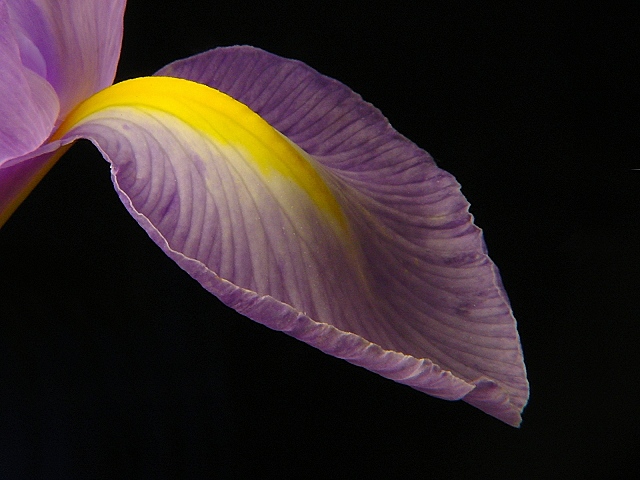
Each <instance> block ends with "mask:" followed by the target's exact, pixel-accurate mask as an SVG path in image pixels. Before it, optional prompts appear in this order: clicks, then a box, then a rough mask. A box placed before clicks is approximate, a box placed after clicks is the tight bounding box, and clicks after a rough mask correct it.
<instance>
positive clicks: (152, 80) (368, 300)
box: [0, 0, 528, 426]
mask: <svg viewBox="0 0 640 480" xmlns="http://www.w3.org/2000/svg"><path fill="white" fill-rule="evenodd" d="M125 3H126V2H125V0H108V1H107V0H60V1H56V2H51V1H49V0H0V224H2V223H4V222H5V221H6V220H7V218H8V217H9V216H10V215H11V213H12V212H13V211H14V210H15V208H16V207H17V206H18V205H19V204H20V202H21V201H22V200H23V199H24V198H25V197H26V196H27V195H28V193H29V192H30V191H31V189H32V188H33V187H34V186H35V185H36V184H37V183H38V181H39V180H40V179H41V178H42V176H43V175H44V174H45V173H46V172H47V171H48V169H49V168H50V167H51V166H52V165H53V164H54V163H55V162H56V161H57V160H58V159H59V157H60V156H61V155H62V153H64V151H66V149H67V148H69V147H70V146H71V144H72V143H73V142H75V141H76V140H78V139H81V138H84V139H89V140H90V141H91V142H93V143H94V144H95V146H96V147H97V148H98V149H99V150H100V152H101V153H102V155H103V156H104V158H105V159H106V160H107V161H108V162H109V163H110V164H111V175H112V179H113V184H114V186H115V189H116V190H117V193H118V195H119V197H120V199H121V200H122V202H123V204H124V206H125V208H126V209H127V210H128V211H129V213H130V214H131V215H132V216H133V217H134V218H135V219H136V220H137V221H138V223H139V224H140V225H141V226H142V228H144V229H145V230H146V232H147V233H148V234H149V236H150V237H151V239H152V240H153V241H154V242H155V243H156V244H158V246H159V247H160V248H161V249H162V250H163V251H164V252H165V253H166V254H167V255H168V256H169V257H171V258H172V259H173V260H174V261H175V262H177V263H178V265H180V267H182V268H183V269H184V270H186V271H187V272H188V273H189V274H190V275H191V276H192V277H193V278H195V279H196V280H197V281H198V282H199V283H200V284H201V285H202V286H203V287H204V288H205V289H207V290H208V291H209V292H211V293H212V294H214V295H216V296H217V297H218V298H219V299H220V300H221V301H222V302H224V303H225V304H226V305H228V306H229V307H231V308H233V309H235V310H236V311H238V312H240V313H241V314H243V315H245V316H247V317H249V318H251V319H253V320H255V321H257V322H259V323H262V324H264V325H266V326H267V327H269V328H272V329H275V330H280V331H283V332H285V333H287V334H289V335H291V336H293V337H295V338H298V339H300V340H302V341H304V342H306V343H308V344H309V345H312V346H314V347H316V348H318V349H320V350H322V351H323V352H326V353H328V354H330V355H333V356H336V357H339V358H342V359H345V360H347V361H349V362H351V363H353V364H355V365H359V366H362V367H364V368H367V369H368V370H371V371H372V372H376V373H378V374H380V375H382V376H384V377H387V378H389V379H392V380H395V381H396V382H400V383H403V384H406V385H409V386H411V387H413V388H415V389H417V390H419V391H421V392H425V393H427V394H429V395H433V396H435V397H439V398H443V399H447V400H459V399H462V400H464V401H466V402H468V403H470V404H471V405H474V406H476V407H478V408H479V409H481V410H483V411H484V412H487V413H488V414H490V415H493V416H495V417H497V418H499V419H500V420H503V421H504V422H506V423H508V424H511V425H514V426H517V425H519V424H520V421H521V412H522V409H523V408H524V405H525V404H526V401H527V398H528V383H527V379H526V373H525V367H524V363H523V357H522V349H521V346H520V340H519V337H518V333H517V330H516V323H515V319H514V317H513V314H512V310H511V308H510V305H509V301H508V299H507V295H506V293H505V291H504V288H503V286H502V282H501V280H500V276H499V274H498V270H497V268H496V266H495V265H494V264H493V262H492V261H491V260H490V259H489V257H488V256H487V251H486V248H485V244H484V241H483V238H482V233H481V231H480V229H479V228H478V227H476V226H475V225H474V224H473V218H472V216H471V215H470V214H469V205H468V203H467V201H466V199H465V198H464V197H463V195H462V194H461V192H460V186H459V185H458V183H457V182H456V180H455V179H454V178H453V176H452V175H450V174H449V173H447V172H445V171H443V170H441V169H440V168H438V167H437V166H436V165H435V163H434V161H433V159H432V158H431V157H430V156H429V154H428V153H426V152H425V151H424V150H422V149H420V148H419V147H418V146H416V145H415V144H414V143H412V142H411V141H409V140H407V139H406V138H405V137H403V136H402V135H400V134H399V133H398V132H396V131H395V130H394V129H393V128H392V127H391V126H390V125H389V123H388V121H387V120H386V119H385V117H384V116H383V115H382V114H381V113H380V112H379V111H378V110H377V109H376V108H374V107H373V106H372V105H370V104H368V103H366V102H365V101H364V100H362V98H361V97H360V96H358V95H357V94H355V93H354V92H352V91H351V90H350V89H349V88H347V87H346V86H345V85H343V84H341V83H339V82H338V81H336V80H332V79H330V78H327V77H325V76H323V75H321V74H319V73H318V72H316V71H314V70H313V69H312V68H310V67H308V66H306V65H304V64H303V63H300V62H298V61H293V60H287V59H283V58H280V57H277V56H275V55H272V54H270V53H267V52H265V51H263V50H260V49H257V48H252V47H248V46H237V47H228V48H218V49H214V50H211V51H208V52H205V53H202V54H199V55H196V56H193V57H191V58H187V59H184V60H180V61H177V62H175V63H172V64H170V65H168V66H166V67H164V68H162V69H161V70H160V71H159V72H157V73H156V74H155V75H154V76H150V77H143V78H137V79H133V80H128V81H124V82H121V83H118V84H115V85H112V82H113V80H114V76H115V71H116V66H117V62H118V58H119V54H120V48H121V40H122V28H123V15H124V9H125ZM5 254H6V252H5Z"/></svg>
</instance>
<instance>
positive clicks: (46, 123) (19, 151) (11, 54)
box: [0, 1, 59, 191]
mask: <svg viewBox="0 0 640 480" xmlns="http://www.w3.org/2000/svg"><path fill="white" fill-rule="evenodd" d="M0 98H1V99H2V101H1V102H0V165H2V163H3V162H4V161H5V160H7V159H9V158H13V157H17V156H19V155H23V154H25V153H28V152H30V151H32V150H34V149H35V148H37V147H38V146H40V145H41V144H42V142H43V141H44V140H45V139H46V138H47V137H48V136H49V135H50V134H51V130H52V128H53V125H54V123H55V121H56V118H57V117H58V109H59V105H58V99H57V96H56V94H55V92H54V91H53V89H52V88H51V85H49V83H48V82H47V81H46V80H44V79H43V78H42V77H40V76H38V75H36V74H35V73H33V71H31V70H30V69H28V68H26V67H24V66H23V64H22V60H21V58H20V49H19V45H18V40H17V38H16V33H15V31H14V28H13V25H12V23H11V22H10V20H9V14H8V10H7V7H6V5H5V4H4V2H2V1H0ZM0 168H1V167H0ZM2 187H3V185H2V184H1V183H0V191H2V189H3V188H2Z"/></svg>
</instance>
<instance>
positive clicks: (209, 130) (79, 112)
mask: <svg viewBox="0 0 640 480" xmlns="http://www.w3.org/2000/svg"><path fill="white" fill-rule="evenodd" d="M112 107H133V108H136V109H140V110H152V111H153V110H156V111H162V112H165V113H168V114H170V115H172V116H174V117H176V118H178V119H180V120H181V121H183V122H185V123H186V124H187V125H189V126H190V127H191V128H194V129H196V130H198V131H200V132H202V133H204V134H205V135H207V136H209V137H210V138H211V139H212V140H213V141H215V142H218V143H219V144H222V145H225V146H232V147H235V148H241V149H243V150H244V151H246V152H248V154H249V156H250V158H251V160H252V161H253V162H255V165H256V166H257V167H258V169H259V171H260V172H261V174H262V175H263V176H265V177H267V178H268V177H269V175H272V174H273V173H274V172H277V173H279V174H281V175H282V176H284V177H286V178H288V179H290V180H291V181H293V182H295V184H297V185H298V186H299V187H301V188H302V189H303V190H304V191H305V192H306V193H307V195H308V196H309V197H310V199H311V200H312V201H313V202H314V204H315V205H317V206H318V208H320V209H321V210H322V211H324V212H326V213H327V214H329V215H330V216H331V217H332V218H333V219H334V220H336V221H337V222H338V224H339V225H340V226H341V227H342V228H343V229H346V220H345V217H344V214H343V212H342V209H341V207H340V205H339V204H338V202H337V200H336V199H335V197H334V195H333V193H332V192H331V190H330V189H329V188H328V186H327V184H326V183H325V181H324V180H323V179H322V177H321V176H320V175H319V174H318V172H317V171H316V169H315V168H314V166H313V165H312V163H311V162H312V161H311V160H310V159H309V158H308V157H307V155H306V154H305V153H304V152H303V151H301V150H300V149H299V148H297V147H296V146H295V145H294V144H292V143H291V142H290V141H289V140H288V139H287V138H286V137H284V135H282V134H281V133H280V132H278V131H277V130H275V129H274V128H273V127H272V126H271V125H269V124H268V123H267V122H266V121H265V120H264V119H263V118H262V117H260V116H259V115H258V114H257V113H255V112H254V111H253V110H251V109H250V108H249V107H247V106H246V105H244V104H243V103H241V102H238V101H237V100H235V99H233V98H232V97H230V96H229V95H227V94H225V93H222V92H220V91H219V90H215V89H213V88H211V87H208V86H206V85H202V84H200V83H196V82H192V81H190V80H184V79H181V78H172V77H142V78H136V79H133V80H127V81H125V82H121V83H118V84H115V85H112V86H111V87H108V88H106V89H104V90H102V91H100V92H98V93H96V94H95V95H93V96H92V97H90V98H88V99H87V100H85V101H84V102H82V103H81V104H80V105H78V106H77V107H76V108H75V109H74V110H73V111H72V112H71V113H70V114H69V115H68V116H67V118H66V119H65V121H64V122H63V123H62V125H60V128H59V129H58V131H57V132H56V133H55V135H54V137H53V139H54V140H55V139H57V138H61V137H63V136H64V135H65V134H66V133H68V132H69V131H70V130H71V129H73V128H74V127H75V126H77V125H78V124H79V123H80V122H82V121H83V120H84V119H86V118H87V117H89V116H90V115H92V114H94V113H98V112H101V111H103V110H105V109H109V108H112Z"/></svg>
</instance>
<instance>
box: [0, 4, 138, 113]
mask: <svg viewBox="0 0 640 480" xmlns="http://www.w3.org/2000/svg"><path fill="white" fill-rule="evenodd" d="M7 5H8V7H9V15H10V17H11V20H12V23H13V25H14V28H16V29H17V30H19V32H20V38H21V41H20V50H21V54H22V56H23V61H24V63H25V65H27V66H28V67H29V68H31V69H32V70H33V71H35V72H36V73H38V74H39V75H40V76H42V77H44V78H46V79H47V80H48V81H49V83H50V84H51V85H52V86H53V88H54V89H55V91H56V92H57V94H58V96H59V98H60V114H61V116H64V115H66V114H67V112H69V111H70V110H71V109H72V108H73V107H74V106H75V105H77V104H78V103H79V102H81V101H82V100H84V99H85V98H87V97H89V96H91V95H92V94H93V93H95V92H97V91H98V90H102V89H103V88H105V87H107V86H109V85H111V83H113V79H114V77H115V73H116V67H117V64H118V59H119V57H120V48H121V45H122V24H123V16H124V8H125V5H126V0H109V1H105V0H83V1H76V0H57V1H55V2H52V1H50V0H13V1H9V2H7Z"/></svg>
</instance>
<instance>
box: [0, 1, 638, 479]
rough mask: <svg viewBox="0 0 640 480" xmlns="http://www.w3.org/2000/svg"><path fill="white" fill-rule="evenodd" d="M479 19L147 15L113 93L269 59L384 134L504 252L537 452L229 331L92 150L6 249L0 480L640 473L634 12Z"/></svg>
mask: <svg viewBox="0 0 640 480" xmlns="http://www.w3.org/2000/svg"><path fill="white" fill-rule="evenodd" d="M481 3H483V5H482V6H479V5H476V4H475V2H468V3H467V2H464V3H460V2H439V4H437V5H434V6H420V7H416V5H422V2H413V3H404V2H387V3H386V4H376V6H374V3H372V2H360V1H358V2H348V3H346V5H345V3H344V2H332V1H325V2H316V3H307V2H297V3H295V4H293V5H294V6H291V5H292V4H290V3H287V2H276V3H273V4H272V3H270V2H261V3H258V2H250V1H244V0H234V1H232V2H202V1H186V0H182V1H180V2H177V1H169V2H163V3H162V6H160V2H157V1H140V0H138V1H135V0H132V1H131V2H130V5H129V6H128V9H127V14H126V17H125V39H124V46H123V52H122V58H121V63H120V68H119V73H118V79H125V78H130V77H134V76H140V75H145V74H151V73H152V72H154V71H155V70H157V69H159V68H160V67H162V66H163V65H165V64H166V63H168V62H170V61H172V60H175V59H178V58H182V57H186V56H189V55H191V54H195V53H198V52H200V51H203V50H206V49H208V48H213V47H215V46H218V45H232V44H251V45H255V46H259V47H261V48H264V49H266V50H268V51H271V52H273V53H276V54H279V55H282V56H285V57H290V58H297V59H299V60H303V61H304V62H306V63H308V64H309V65H311V66H313V67H314V68H316V69H317V70H319V71H320V72H322V73H324V74H326V75H329V76H332V77H334V78H337V79H339V80H341V81H342V82H344V83H346V84H347V85H349V86H350V87H351V88H353V89H354V90H355V91H357V92H358V93H360V94H361V95H362V96H363V97H364V98H365V99H366V100H368V101H370V102H372V103H373V104H374V105H376V106H377V107H378V108H380V109H381V110H382V111H383V113H384V114H385V115H386V116H387V117H388V118H389V119H390V121H391V123H392V125H394V127H395V128H396V129H397V130H399V131H400V132H402V133H403V134H404V135H406V136H407V137H409V138H411V139H412V140H414V141H415V142H416V143H418V144H419V145H420V146H422V147H423V148H425V149H426V150H428V151H429V152H430V153H431V154H432V155H433V156H434V157H435V158H436V160H437V161H438V163H439V165H440V166H441V167H442V168H444V169H446V170H448V171H450V172H452V173H453V174H454V175H455V176H456V177H457V179H458V180H459V181H460V183H461V184H462V190H463V193H464V194H465V195H466V196H467V198H468V199H469V201H470V202H471V205H472V207H471V211H472V213H473V214H474V216H475V218H476V223H477V224H478V225H479V226H480V227H482V228H483V229H484V231H485V238H486V241H487V244H488V247H489V252H490V254H491V256H492V258H493V259H494V261H495V262H496V263H497V264H498V266H499V267H500V269H501V272H502V275H503V280H504V283H505V286H506V288H507V291H508V293H509V295H510V298H511V301H512V305H513V309H514V311H515V314H516V317H517V319H518V322H519V331H520V334H521V337H522V343H523V347H524V351H525V360H526V363H527V367H528V370H529V379H530V382H531V400H530V403H529V406H528V407H527V409H526V410H525V413H524V422H523V425H522V427H521V428H520V429H514V428H511V427H508V426H506V425H504V424H502V423H501V422H499V421H498V420H495V419H493V418H491V417H489V416H487V415H485V414H483V413H481V412H480V411H478V410H475V409H474V408H472V407H470V406H468V405H466V404H464V403H461V402H455V403H450V402H445V401H441V400H437V399H433V398H431V397H428V396H426V395H424V394H420V393H418V392H416V391H414V390H412V389H410V388H408V387H405V386H402V385H398V384H395V383H393V382H391V381H388V380H385V379H383V378H381V377H378V376H376V375H374V374H371V373H369V372H367V371H365V370H363V369H360V368H357V367H354V366H352V365H349V364H347V363H346V362H343V361H341V360H337V359H334V358H331V357H328V356H326V355H324V354H322V353H320V352H319V351H316V350H314V349H313V348H311V347H308V346H306V345H304V344H302V343H299V342H297V341H296V340H293V339H291V338H289V337H287V336H286V335H284V334H282V333H278V332H273V331H270V330H268V329H266V328H265V327H262V326H260V325H257V324H255V323H253V322H251V321H250V320H247V319H246V318H244V317H241V316H240V315H237V314H236V313H235V312H233V311H230V310H229V309H227V308H225V307H223V306H221V304H220V303H219V302H218V301H217V300H216V299H215V298H214V297H212V296H210V295H209V294H208V293H207V292H205V291H204V290H203V289H201V287H200V286H199V285H198V284H197V283H196V282H195V281H193V280H192V279H191V278H190V277H189V276H188V275H186V274H185V273H184V272H182V271H181V270H180V269H179V268H178V267H176V266H175V265H174V264H173V263H172V262H171V261H170V260H169V259H168V258H166V257H165V256H164V255H163V254H162V253H161V252H160V250H159V249H158V248H157V247H156V246H155V245H154V244H153V243H152V242H151V241H150V240H149V239H148V238H147V237H146V234H145V233H144V232H143V231H142V229H141V228H139V227H138V225H137V224H136V223H135V222H134V221H133V219H132V218H131V217H130V216H129V215H128V214H127V212H126V211H125V209H124V208H123V207H122V205H121V204H120V202H119V200H118V199H117V197H116V194H115V192H114V190H113V187H112V186H111V183H110V178H109V172H108V166H107V164H106V162H104V161H103V160H102V158H101V156H100V155H99V154H98V152H97V151H96V150H95V149H94V148H93V147H92V146H91V145H90V144H88V143H81V144H78V145H76V146H74V147H73V149H72V150H71V151H70V152H69V153H68V154H67V155H66V156H65V157H63V159H62V160H61V161H60V162H59V164H58V165H57V166H56V167H55V168H54V169H53V170H52V172H51V173H50V174H49V175H48V176H47V177H46V178H45V179H44V181H43V182H42V183H41V185H40V186H39V187H38V188H37V189H36V191H35V192H34V193H33V194H32V195H31V196H30V197H29V198H28V199H27V201H26V202H25V203H24V204H23V205H22V206H21V207H20V209H19V210H18V211H17V212H16V214H15V215H14V216H13V217H12V218H11V219H10V221H9V222H8V223H7V224H6V225H5V226H4V227H3V228H2V230H0V320H1V321H0V442H1V443H0V478H191V477H202V478H275V477H278V478H286V477H289V478H294V477H295V478H307V476H309V475H311V474H316V475H319V476H320V477H322V478H382V477H390V478H553V477H560V476H562V477H570V478H589V477H593V478H598V477H602V476H607V477H616V476H620V475H622V472H623V470H624V469H625V467H629V466H630V465H632V464H633V463H635V461H636V460H637V458H636V457H637V449H634V448H633V446H634V442H635V443H636V444H640V439H639V438H638V437H639V436H640V435H639V434H638V420H639V415H638V407H637V405H638V401H637V389H638V376H637V368H638V366H639V363H638V356H637V348H638V347H637V346H638V340H639V336H638V320H639V316H638V314H639V308H638V302H637V293H638V290H639V286H640V282H639V280H640V278H639V277H640V254H639V253H638V235H639V234H640V220H639V214H638V206H639V205H638V204H639V199H640V171H634V170H633V169H634V168H640V159H639V158H638V155H637V148H636V147H637V142H636V140H637V136H638V112H637V109H636V108H635V106H636V105H637V101H638V96H637V89H635V88H634V87H635V86H636V84H637V78H636V79H633V78H632V76H631V72H632V71H633V70H634V68H633V67H637V66H638V65H637V63H638V62H637V38H632V36H633V35H634V34H635V33H636V32H635V29H636V28H637V27H636V25H637V20H638V18H639V15H638V13H639V12H638V8H637V3H635V2H633V3H635V5H636V7H616V8H613V7H609V6H604V5H603V6H600V7H595V6H592V5H590V4H589V2H582V5H581V7H580V8H579V9H578V8H572V7H569V6H566V7H565V6H561V5H557V4H556V5H553V6H546V5H543V4H540V3H535V4H532V5H530V6H522V5H518V6H513V4H512V3H510V2H493V3H491V4H486V3H485V2H481ZM513 3H514V4H515V3H516V2H513ZM570 3H572V2H570ZM634 64H635V65H634Z"/></svg>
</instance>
